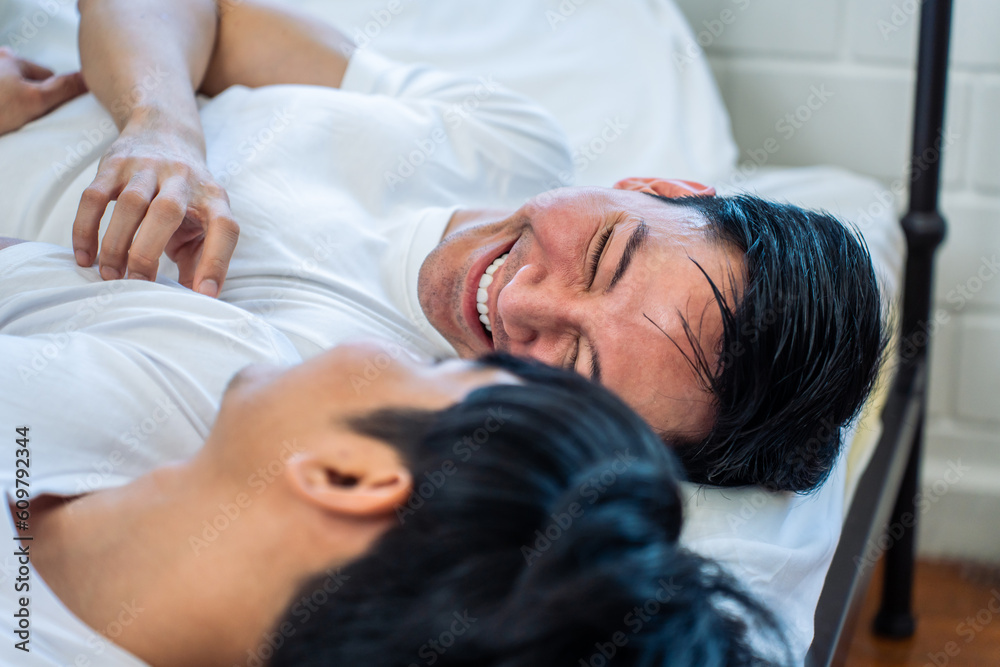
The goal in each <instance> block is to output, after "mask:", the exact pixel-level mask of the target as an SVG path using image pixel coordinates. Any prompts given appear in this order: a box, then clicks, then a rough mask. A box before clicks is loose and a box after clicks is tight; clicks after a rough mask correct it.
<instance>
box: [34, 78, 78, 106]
mask: <svg viewBox="0 0 1000 667" xmlns="http://www.w3.org/2000/svg"><path fill="white" fill-rule="evenodd" d="M31 86H32V87H33V88H34V89H35V91H36V100H37V101H36V102H35V106H36V109H35V111H37V112H38V115H39V116H41V115H43V114H46V113H48V112H50V111H52V110H53V109H55V108H56V107H57V106H59V105H60V104H64V103H66V102H69V101H70V100H71V99H73V98H74V97H79V96H80V95H82V94H84V93H85V92H87V86H86V85H84V83H83V75H82V74H80V73H79V72H73V73H72V74H61V75H59V76H51V75H50V76H49V77H48V78H46V79H45V80H44V81H39V82H38V83H32V84H31Z"/></svg>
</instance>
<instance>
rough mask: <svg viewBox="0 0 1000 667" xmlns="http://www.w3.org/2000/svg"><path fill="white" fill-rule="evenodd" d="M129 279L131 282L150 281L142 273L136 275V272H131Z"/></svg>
mask: <svg viewBox="0 0 1000 667" xmlns="http://www.w3.org/2000/svg"><path fill="white" fill-rule="evenodd" d="M128 277H129V279H130V280H149V278H147V277H146V276H144V275H142V274H141V273H136V272H134V271H129V272H128Z"/></svg>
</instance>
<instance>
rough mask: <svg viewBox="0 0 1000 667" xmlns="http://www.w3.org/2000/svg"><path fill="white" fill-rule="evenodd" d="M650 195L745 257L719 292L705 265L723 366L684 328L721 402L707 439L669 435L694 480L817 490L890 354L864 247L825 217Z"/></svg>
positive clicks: (764, 205) (757, 204)
mask: <svg viewBox="0 0 1000 667" xmlns="http://www.w3.org/2000/svg"><path fill="white" fill-rule="evenodd" d="M651 196H653V197H656V198H657V199H660V200H662V201H664V202H667V203H669V204H671V205H674V206H681V207H684V208H685V209H688V210H691V211H696V212H698V213H700V214H701V215H702V216H703V217H704V219H705V220H706V221H707V223H708V229H709V232H708V233H709V235H710V237H711V238H714V239H715V240H717V241H718V242H720V243H722V244H725V245H728V246H729V247H731V248H734V249H735V250H737V251H738V252H739V253H740V254H741V255H742V257H743V266H742V267H736V268H735V271H734V274H731V275H730V276H728V279H727V284H724V285H716V284H715V283H714V282H713V281H712V280H711V278H709V277H708V274H707V273H705V271H704V269H702V272H703V273H705V277H706V279H708V280H709V283H711V285H712V289H713V291H714V292H715V297H716V300H717V302H718V304H719V309H720V311H721V313H722V324H723V332H722V339H721V341H720V345H719V348H718V349H717V350H714V352H716V353H717V355H718V363H715V362H714V359H715V358H716V356H715V355H712V354H708V352H712V351H709V350H704V349H702V347H701V346H700V345H699V343H698V336H697V332H695V331H694V330H693V329H692V327H691V326H690V325H689V324H688V323H685V332H686V334H687V338H688V341H689V342H690V343H691V345H692V346H693V349H694V351H695V352H694V354H693V355H692V356H690V357H689V361H690V362H691V365H692V366H693V367H694V368H695V370H696V371H697V372H698V374H699V376H700V377H701V379H702V382H703V383H704V385H705V387H706V389H708V390H709V391H711V393H712V394H713V396H714V400H715V404H716V415H715V420H714V424H713V426H712V429H711V431H710V432H709V434H708V435H707V436H706V437H704V438H700V439H692V438H690V437H688V436H687V435H685V434H680V433H664V434H662V435H663V437H664V439H665V440H667V441H669V442H671V443H672V444H674V445H675V446H676V447H677V453H678V455H679V456H680V458H681V460H682V462H683V464H684V467H685V469H686V470H687V473H688V477H689V479H690V480H691V481H693V482H698V483H701V484H711V485H716V486H745V485H752V484H753V485H761V486H764V487H766V488H768V489H771V490H775V491H796V492H802V493H804V492H809V491H813V490H815V489H817V488H818V487H819V486H820V485H821V484H822V483H823V482H824V481H825V480H826V478H827V477H828V476H829V474H830V471H831V470H832V469H833V466H834V463H835V462H836V460H837V457H838V455H839V453H840V450H841V448H842V444H843V443H842V442H841V441H842V437H841V428H842V427H843V426H844V425H846V424H848V423H849V422H850V421H851V420H852V419H853V418H855V417H856V416H857V414H858V412H859V410H860V409H861V407H862V405H863V404H864V402H865V400H866V399H867V397H868V395H869V394H870V393H871V390H872V388H873V386H874V384H875V381H876V378H877V375H878V371H879V367H880V363H881V360H882V357H883V353H884V350H885V349H886V341H887V326H886V323H885V312H884V304H883V301H882V297H881V294H880V291H879V286H878V281H877V280H876V276H875V271H874V268H873V266H872V260H871V256H870V254H869V252H868V248H867V246H866V245H865V243H864V240H863V239H862V238H861V237H860V234H859V233H858V232H857V231H856V230H852V229H851V228H849V227H848V226H846V225H845V224H843V223H841V222H840V221H839V220H837V219H836V218H834V217H833V216H832V215H829V214H827V213H825V212H817V211H809V210H805V209H802V208H799V207H797V206H793V205H791V204H784V203H776V202H770V201H766V200H764V199H760V198H759V197H755V196H751V195H737V196H732V197H717V196H695V197H680V198H668V197H661V196H659V195H651ZM692 261H693V260H692ZM699 268H701V267H700V265H699ZM739 271H742V275H739V274H738V273H736V272H739Z"/></svg>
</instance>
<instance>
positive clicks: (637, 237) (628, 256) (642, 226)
mask: <svg viewBox="0 0 1000 667" xmlns="http://www.w3.org/2000/svg"><path fill="white" fill-rule="evenodd" d="M648 238H649V226H648V225H647V224H646V221H645V220H639V225H638V226H637V227H636V228H635V230H634V231H633V232H632V235H631V236H629V237H628V241H626V242H625V250H624V252H622V258H621V259H620V260H618V266H617V268H615V274H614V275H613V276H611V282H610V283H608V286H607V287H606V288H605V289H604V293H605V294H608V293H610V292H611V290H613V289H614V288H615V285H617V284H618V281H620V280H621V279H622V277H623V276H624V275H625V272H626V271H628V267H629V266H630V265H631V264H632V258H633V257H635V253H637V252H638V251H639V250H641V249H642V247H643V246H644V245H645V244H646V239H648Z"/></svg>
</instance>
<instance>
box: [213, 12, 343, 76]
mask: <svg viewBox="0 0 1000 667" xmlns="http://www.w3.org/2000/svg"><path fill="white" fill-rule="evenodd" d="M218 4H219V16H220V20H219V30H218V33H217V37H216V42H215V50H214V52H213V54H212V59H211V61H210V63H209V66H208V71H207V73H206V74H205V78H204V81H203V82H202V86H201V91H200V92H203V93H205V94H206V95H217V94H218V93H220V92H222V91H223V90H225V89H226V88H228V87H229V86H233V85H237V84H239V85H243V86H249V87H251V88H256V87H258V86H267V85H272V84H281V83H300V84H308V85H314V86H326V87H329V88H339V87H340V83H341V81H342V80H343V78H344V72H345V71H346V70H347V64H348V61H349V60H350V57H351V54H353V53H354V50H355V47H354V43H353V42H352V41H351V40H350V39H348V38H347V36H345V35H344V34H343V33H341V32H340V31H339V30H337V29H336V28H334V27H333V26H331V25H328V24H325V23H322V22H318V21H316V20H315V19H311V18H309V17H306V16H302V15H300V14H297V13H295V12H291V11H289V10H287V9H285V8H277V7H274V6H273V5H270V4H268V3H267V2H251V1H249V0H240V1H238V2H234V1H233V0H219V2H218Z"/></svg>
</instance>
